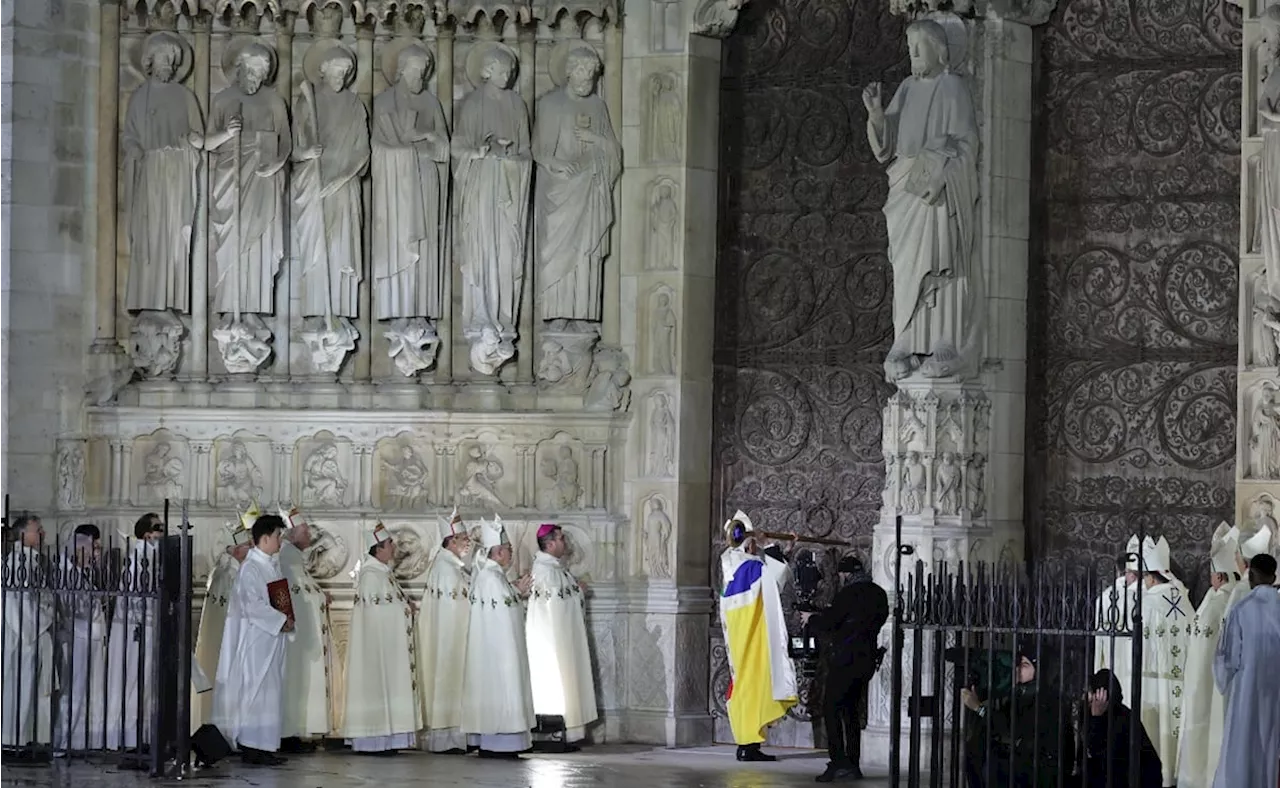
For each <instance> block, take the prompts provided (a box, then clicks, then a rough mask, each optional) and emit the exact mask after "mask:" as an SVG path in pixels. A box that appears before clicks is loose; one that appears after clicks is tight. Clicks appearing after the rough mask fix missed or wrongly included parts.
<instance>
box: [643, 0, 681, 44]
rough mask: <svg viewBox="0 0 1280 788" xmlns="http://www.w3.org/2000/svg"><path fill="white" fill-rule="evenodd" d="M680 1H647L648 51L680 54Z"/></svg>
mask: <svg viewBox="0 0 1280 788" xmlns="http://www.w3.org/2000/svg"><path fill="white" fill-rule="evenodd" d="M681 11H682V9H681V8H680V0H649V49H650V50H651V51H653V52H680V51H682V50H683V49H684V42H683V41H681V35H682V33H683V32H684V20H683V19H682V18H681V16H682V13H681Z"/></svg>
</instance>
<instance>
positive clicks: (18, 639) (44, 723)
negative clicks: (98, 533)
mask: <svg viewBox="0 0 1280 788" xmlns="http://www.w3.org/2000/svg"><path fill="white" fill-rule="evenodd" d="M47 572H48V569H47V566H46V559H45V557H44V556H42V555H40V554H39V553H38V552H36V551H35V550H33V549H32V548H30V547H25V546H21V547H15V548H14V549H13V551H12V552H10V553H9V555H8V556H7V557H6V558H5V574H6V575H8V576H9V577H10V578H14V582H13V585H15V586H17V587H16V588H13V587H11V588H6V589H5V593H4V628H5V633H4V673H3V684H4V688H3V707H4V708H3V712H4V717H3V718H0V719H2V720H3V724H0V730H3V731H4V737H3V738H4V744H5V745H8V746H17V747H24V746H26V745H28V744H31V743H37V744H48V743H49V734H50V733H51V732H52V727H51V726H52V716H53V706H52V696H53V690H54V682H53V634H52V632H53V629H52V628H53V617H54V597H53V594H51V593H48V592H45V591H40V590H38V589H39V588H40V587H41V586H43V585H44V584H45V577H46V574H47Z"/></svg>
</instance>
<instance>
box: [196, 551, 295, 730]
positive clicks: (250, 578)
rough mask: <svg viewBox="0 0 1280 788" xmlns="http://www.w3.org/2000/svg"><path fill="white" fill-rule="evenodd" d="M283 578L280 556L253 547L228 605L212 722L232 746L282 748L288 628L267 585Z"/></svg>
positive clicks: (214, 690)
mask: <svg viewBox="0 0 1280 788" xmlns="http://www.w3.org/2000/svg"><path fill="white" fill-rule="evenodd" d="M282 577H284V575H282V574H281V573H280V563H279V561H277V560H276V558H275V557H274V556H269V555H267V554H266V553H264V552H262V551H261V550H259V549H258V548H256V547H255V548H253V549H252V550H250V551H249V555H248V556H247V557H246V558H245V559H244V563H243V564H241V565H240V574H239V575H238V576H237V577H236V584H235V588H234V589H233V590H232V592H231V602H230V603H229V604H228V605H227V625H226V628H225V629H224V631H223V634H222V651H221V653H220V654H219V655H218V674H217V678H216V679H215V680H214V687H213V714H212V718H211V720H210V722H212V723H213V724H214V725H216V726H218V729H219V730H220V731H222V735H223V736H224V737H226V739H227V741H228V742H229V743H230V744H231V746H233V747H248V748H251V749H254V750H263V751H265V752H275V751H276V750H279V749H280V722H281V712H282V710H283V708H284V704H283V696H284V651H285V641H286V639H287V637H288V633H286V632H284V631H283V627H284V624H285V621H286V618H285V614H284V613H281V612H280V611H279V610H276V609H275V608H274V607H272V606H271V599H270V596H269V595H268V593H267V586H268V585H269V584H270V583H273V582H275V581H276V580H279V579H281V578H282Z"/></svg>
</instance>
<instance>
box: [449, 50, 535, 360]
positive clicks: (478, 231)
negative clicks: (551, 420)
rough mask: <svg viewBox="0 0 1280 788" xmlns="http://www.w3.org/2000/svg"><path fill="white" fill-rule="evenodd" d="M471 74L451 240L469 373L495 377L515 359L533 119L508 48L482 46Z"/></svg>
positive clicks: (471, 59) (456, 143)
mask: <svg viewBox="0 0 1280 788" xmlns="http://www.w3.org/2000/svg"><path fill="white" fill-rule="evenodd" d="M466 67H467V69H466V70H467V76H468V78H469V79H470V80H471V84H472V85H474V86H475V89H474V90H472V91H471V92H470V93H468V94H467V95H466V97H465V98H463V99H462V101H461V103H460V104H459V106H458V110H457V120H456V122H457V128H456V129H455V133H454V138H453V159H454V166H455V168H456V169H455V176H454V177H455V184H456V194H457V198H456V199H455V201H454V202H455V205H456V209H457V224H456V225H455V227H454V232H455V233H456V235H457V245H456V249H457V252H458V254H459V255H460V258H459V261H458V263H459V268H460V269H461V271H462V279H463V287H462V319H463V333H464V334H465V336H466V337H467V340H468V341H469V342H470V343H471V353H470V357H471V366H472V368H473V369H474V370H475V371H477V372H479V373H481V374H484V375H493V374H496V373H497V371H498V369H499V368H500V367H501V366H502V365H503V364H505V363H506V362H507V361H508V360H510V359H511V357H512V356H514V355H515V345H514V341H515V338H516V326H517V321H518V319H519V308H520V297H521V293H522V291H523V289H524V262H525V241H526V238H527V237H528V229H529V225H528V222H529V186H530V181H531V178H532V169H533V166H532V161H531V158H530V151H529V112H528V107H527V106H526V105H525V103H524V99H522V98H520V95H519V94H517V93H516V92H515V91H513V90H512V89H511V85H512V82H513V80H514V79H515V74H516V67H517V61H516V56H515V53H514V52H512V51H511V49H510V48H509V47H507V46H505V45H502V44H497V43H491V42H490V43H477V44H476V45H474V46H473V47H472V49H471V51H470V52H468V53H467V60H466Z"/></svg>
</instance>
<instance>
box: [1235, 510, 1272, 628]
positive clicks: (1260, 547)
mask: <svg viewBox="0 0 1280 788" xmlns="http://www.w3.org/2000/svg"><path fill="white" fill-rule="evenodd" d="M1271 538H1272V533H1271V529H1270V528H1268V527H1267V526H1265V525H1264V526H1262V527H1261V528H1259V529H1258V530H1256V531H1254V532H1253V534H1252V535H1251V536H1249V537H1248V538H1247V539H1246V538H1245V537H1244V535H1243V534H1242V535H1241V536H1240V551H1239V552H1240V554H1239V556H1238V558H1237V560H1236V569H1237V570H1238V571H1239V572H1240V574H1241V575H1242V576H1243V575H1244V574H1245V573H1246V572H1248V571H1249V562H1250V561H1252V560H1253V559H1254V557H1255V556H1259V555H1262V554H1263V553H1266V552H1267V551H1268V550H1269V549H1270V548H1271ZM1249 593H1250V588H1249V584H1248V583H1236V587H1235V588H1234V589H1232V591H1231V598H1230V599H1229V600H1228V601H1227V610H1228V611H1230V610H1231V609H1232V608H1234V607H1235V606H1236V604H1237V603H1238V602H1240V601H1241V600H1242V599H1244V598H1245V597H1246V596H1248V595H1249Z"/></svg>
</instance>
